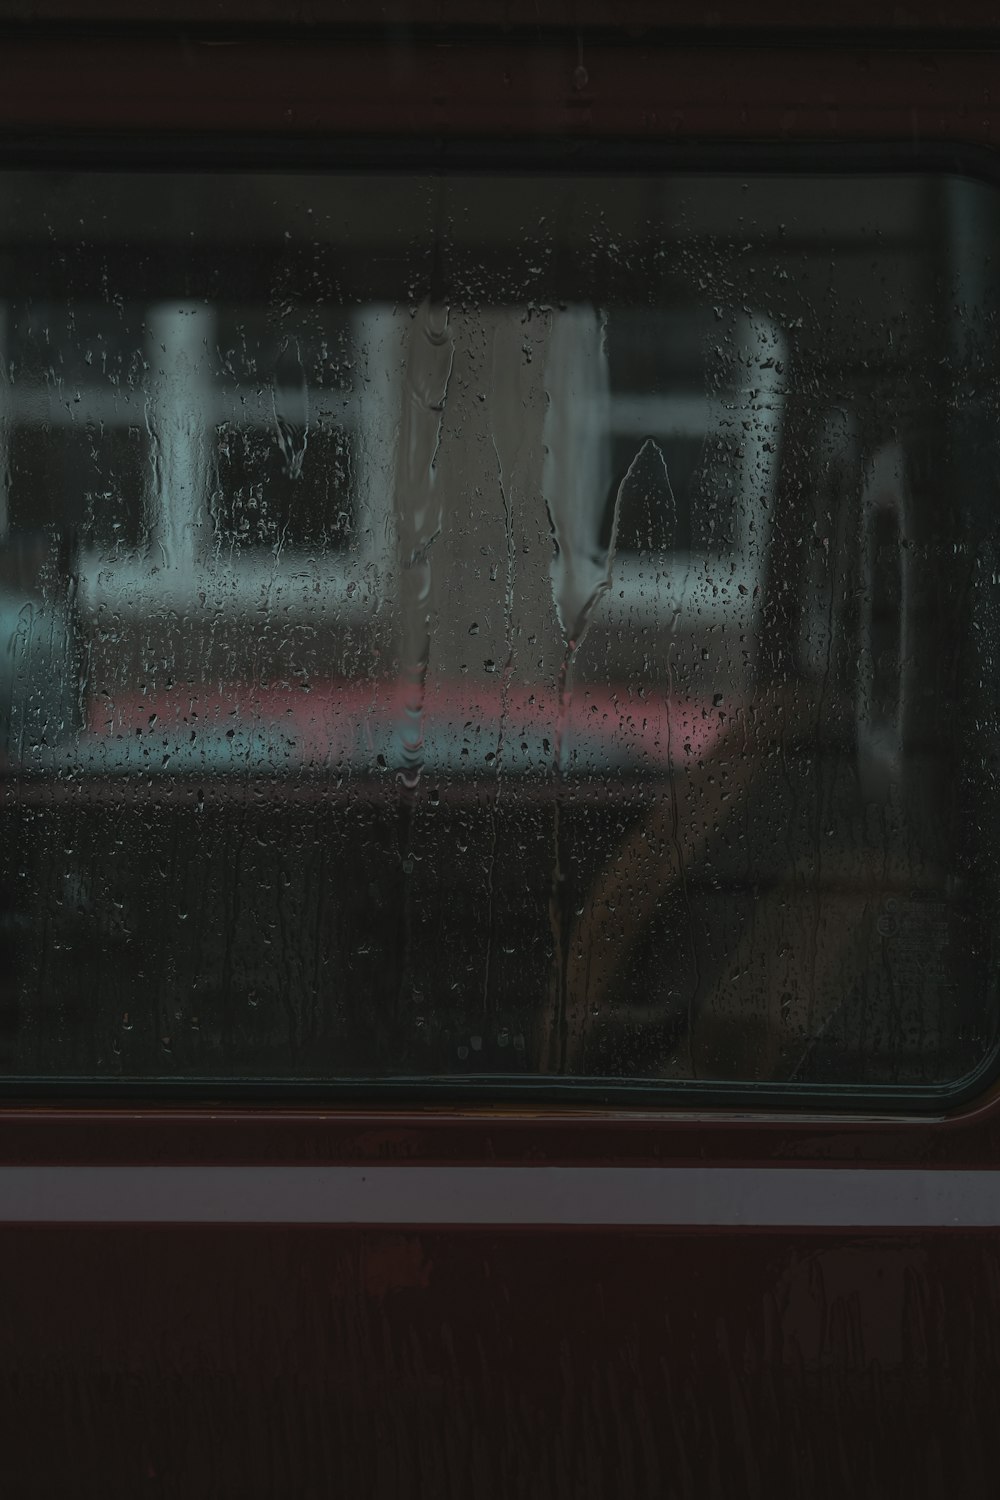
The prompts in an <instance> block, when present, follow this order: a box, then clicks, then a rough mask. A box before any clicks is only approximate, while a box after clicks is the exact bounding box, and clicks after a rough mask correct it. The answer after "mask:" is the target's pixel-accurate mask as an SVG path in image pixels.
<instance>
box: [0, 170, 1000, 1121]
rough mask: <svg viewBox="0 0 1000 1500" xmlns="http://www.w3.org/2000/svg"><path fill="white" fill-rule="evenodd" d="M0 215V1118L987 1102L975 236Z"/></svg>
mask: <svg viewBox="0 0 1000 1500" xmlns="http://www.w3.org/2000/svg"><path fill="white" fill-rule="evenodd" d="M0 185H2V190H3V194H4V202H5V204H6V209H7V212H6V215H5V219H4V227H3V230H2V237H0V788H2V798H3V802H2V816H3V819H4V834H3V840H2V843H0V946H2V949H3V963H2V966H0V1073H2V1074H3V1076H5V1077H7V1078H8V1079H10V1080H14V1081H17V1080H25V1079H32V1078H41V1079H52V1080H94V1081H96V1082H97V1083H100V1084H102V1085H103V1084H104V1083H107V1084H111V1083H113V1082H116V1081H118V1082H124V1083H130V1082H131V1083H134V1084H141V1083H142V1082H143V1081H151V1080H161V1081H162V1080H167V1081H169V1080H175V1081H177V1082H178V1083H181V1082H197V1081H199V1080H200V1081H204V1082H205V1083H206V1086H207V1085H208V1084H209V1083H212V1082H214V1083H219V1082H221V1083H225V1082H227V1081H231V1082H249V1083H253V1082H255V1081H260V1082H268V1081H272V1082H281V1081H296V1080H299V1081H305V1082H315V1083H322V1082H330V1083H336V1082H337V1081H338V1080H339V1081H351V1080H354V1081H359V1080H372V1081H373V1082H372V1086H373V1087H374V1086H375V1083H376V1082H377V1081H378V1080H396V1081H399V1080H406V1079H410V1080H415V1081H417V1082H426V1081H431V1082H433V1081H435V1080H437V1081H442V1082H446V1081H451V1082H452V1083H456V1084H460V1085H462V1086H463V1087H466V1088H476V1089H478V1090H479V1091H480V1092H481V1093H482V1094H483V1096H484V1097H488V1096H489V1095H490V1092H491V1089H495V1088H497V1087H499V1086H500V1084H501V1083H502V1084H504V1085H510V1084H513V1083H516V1082H517V1081H518V1080H521V1081H524V1082H528V1081H531V1080H534V1081H538V1080H544V1079H552V1080H560V1081H562V1082H564V1083H565V1082H572V1081H573V1080H578V1081H580V1082H585V1081H586V1082H591V1083H593V1082H598V1083H603V1084H604V1085H605V1086H606V1087H607V1088H608V1089H609V1090H610V1089H612V1088H614V1087H618V1086H622V1087H625V1086H627V1085H630V1084H638V1085H641V1086H643V1087H645V1088H657V1087H662V1088H663V1089H664V1090H665V1094H664V1097H665V1098H666V1097H669V1090H670V1087H671V1086H672V1085H688V1084H690V1083H692V1082H695V1083H704V1084H707V1085H710V1086H711V1085H719V1084H728V1083H734V1084H745V1085H747V1086H751V1085H760V1084H768V1085H770V1084H782V1085H788V1086H792V1087H794V1086H796V1085H810V1086H813V1087H819V1088H823V1089H828V1090H831V1091H835V1090H837V1089H840V1088H853V1089H856V1090H859V1091H862V1092H863V1091H864V1090H866V1089H867V1090H880V1089H885V1088H893V1087H895V1088H901V1089H909V1090H914V1089H920V1088H921V1087H925V1086H938V1085H947V1084H951V1083H954V1082H956V1081H958V1080H960V1079H961V1078H963V1077H964V1076H966V1075H968V1074H969V1073H970V1072H972V1071H973V1070H974V1069H975V1068H977V1067H978V1066H980V1065H981V1064H982V1063H983V1062H984V1061H985V1060H986V1059H987V1058H988V1057H989V1055H990V1054H991V1052H992V1049H993V1047H994V1043H995V1040H996V1032H997V1026H996V1014H995V1011H996V1007H995V974H996V957H995V954H994V950H993V942H994V940H993V933H994V932H995V931H996V928H997V915H998V912H997V906H998V898H1000V864H998V856H997V850H998V848H1000V842H998V837H997V830H996V827H995V824H996V822H997V814H998V811H1000V796H998V789H997V786H996V778H995V770H994V767H995V745H996V743H997V738H996V730H997V701H996V700H997V688H996V686H995V684H996V683H997V681H998V680H1000V678H998V674H997V671H996V669H995V662H994V653H995V651H996V647H997V643H998V641H1000V559H998V558H997V556H996V551H997V539H996V536H995V534H994V531H993V530H991V527H992V520H991V518H992V514H993V510H994V508H995V502H994V496H995V491H996V484H997V462H996V457H995V455H996V448H997V445H996V436H995V420H996V410H997V394H998V368H997V307H996V293H995V291H994V288H993V277H992V272H991V271H990V256H991V254H993V253H995V250H996V247H997V244H998V243H1000V209H998V201H997V194H996V192H995V191H994V190H993V189H992V188H990V187H988V186H985V185H982V184H978V183H975V182H972V181H967V180H965V179H961V178H957V177H948V176H941V175H923V176H921V175H915V174H908V175H899V176H889V175H881V176H875V175H864V174H861V173H854V174H839V175H825V176H824V175H820V174H816V175H813V176H806V175H803V174H801V173H799V174H793V173H786V174H782V173H778V172H775V171H773V170H771V171H769V172H768V173H766V174H761V175H759V176H750V177H736V176H733V175H728V174H726V173H705V174H701V175H698V174H690V173H689V174H677V173H674V174H671V173H662V174H659V175H652V174H646V175H642V174H635V175H629V174H627V173H619V174H607V175H600V174H592V175H588V174H585V173H583V172H580V173H573V174H570V173H563V174H548V175H546V174H543V173H533V174H529V173H522V174H517V173H507V174H501V173H493V174H489V173H483V174H480V175H476V174H471V173H470V174H468V175H458V174H455V175H447V174H445V175H432V174H430V173H428V174H426V175H422V174H420V173H414V174H409V175H398V176H392V175H385V174H378V175H376V174H372V175H365V174H364V173H349V172H336V173H334V172H332V173H326V174H315V175H304V174H301V173H295V174H293V173H288V174H282V173H279V172H270V173H257V174H252V173H251V174H248V173H238V172H232V173H223V172H217V173H197V174H195V173H190V174H186V173H184V172H181V171H178V172H175V173H166V174H162V173H161V174H149V175H143V174H141V173H136V172H132V173H127V172H119V173H116V172H108V171H104V172H101V173H88V172H86V171H80V172H68V173H67V172H62V173H55V172H42V171H23V172H15V171H8V172H6V173H3V174H0ZM959 308H961V309H962V313H961V316H959V313H958V311H957V309H959Z"/></svg>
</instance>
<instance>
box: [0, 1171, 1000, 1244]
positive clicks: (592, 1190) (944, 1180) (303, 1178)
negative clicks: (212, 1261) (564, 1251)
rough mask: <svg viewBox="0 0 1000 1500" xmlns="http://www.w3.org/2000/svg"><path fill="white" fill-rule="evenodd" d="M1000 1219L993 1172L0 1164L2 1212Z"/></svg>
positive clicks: (444, 1220)
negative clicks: (7, 1165)
mask: <svg viewBox="0 0 1000 1500" xmlns="http://www.w3.org/2000/svg"><path fill="white" fill-rule="evenodd" d="M30 1222H34V1223H49V1224H88V1223H89V1224H111V1223H116V1224H125V1223H138V1224H182V1223H183V1224H331V1225H335V1224H341V1225H350V1224H356V1225H364V1224H375V1225H378V1224H385V1225H390V1224H391V1225H455V1226H462V1225H469V1226H477V1225H496V1226H510V1227H515V1228H516V1227H526V1228H527V1227H530V1226H551V1227H559V1226H573V1225H579V1226H592V1227H596V1228H599V1227H602V1226H627V1225H634V1226H656V1227H677V1228H682V1227H698V1226H717V1227H728V1228H740V1227H746V1228H783V1227H789V1228H791V1227H796V1226H798V1227H803V1228H852V1227H859V1228H867V1229H875V1228H959V1229H961V1228H975V1229H979V1228H995V1227H1000V1171H993V1170H987V1171H968V1170H963V1171H947V1170H944V1169H934V1170H924V1169H914V1170H907V1169H897V1168H853V1167H852V1168H843V1167H702V1166H697V1167H534V1166H528V1167H522V1166H518V1167H493V1166H485V1167H468V1166H463V1167H441V1166H376V1167H355V1166H350V1167H348V1166H330V1167H323V1166H318V1167H317V1166H312V1167H300V1166H288V1167H285V1166H249V1167H247V1166H237V1167H223V1166H152V1167H142V1166H139V1167H136V1166H128V1167H121V1166H117V1167H109V1166H103V1167H102V1166H79V1167H74V1166H58V1167H50V1166H44V1167H0V1223H6V1224H12V1223H30Z"/></svg>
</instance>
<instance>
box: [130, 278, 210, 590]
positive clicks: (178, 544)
mask: <svg viewBox="0 0 1000 1500" xmlns="http://www.w3.org/2000/svg"><path fill="white" fill-rule="evenodd" d="M214 323H215V319H214V317H213V314H212V311H211V309H210V308H207V307H205V306H199V305H197V304H195V305H192V304H184V303H162V304H160V305H159V306H157V307H154V308H152V309H151V310H150V313H149V362H150V366H151V377H152V378H151V382H150V393H149V397H148V400H147V407H146V425H147V428H148V429H149V434H150V439H151V442H152V453H151V455H150V462H151V469H152V472H151V475H150V488H149V500H148V514H149V525H150V540H151V543H152V547H153V549H154V551H155V549H157V548H158V549H159V551H160V554H161V556H162V559H163V565H164V567H165V569H166V570H167V571H168V572H169V573H172V574H173V575H174V576H175V579H176V582H177V584H179V585H180V586H181V587H182V588H183V586H184V585H185V584H192V583H193V582H194V578H195V571H196V568H197V565H198V563H199V562H200V561H201V559H202V558H203V556H204V553H205V547H204V536H205V529H206V527H207V524H208V506H207V499H208V482H209V468H210V463H211V451H210V444H209V437H210V434H211V430H212V426H213V420H214V402H213V389H212V383H211V371H210V365H209V360H210V351H211V348H212V335H213V332H214Z"/></svg>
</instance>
